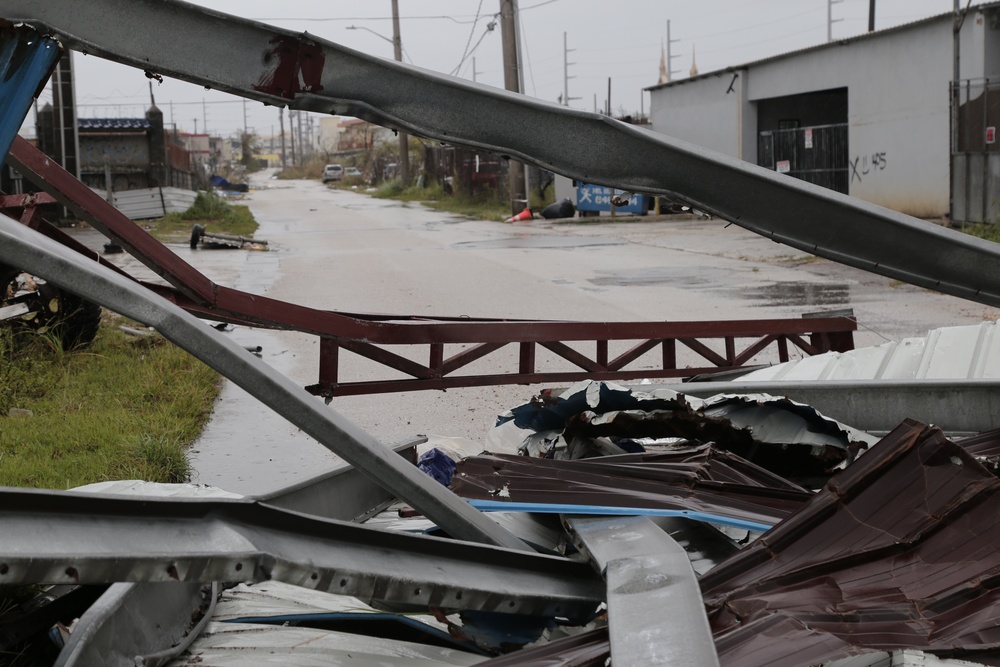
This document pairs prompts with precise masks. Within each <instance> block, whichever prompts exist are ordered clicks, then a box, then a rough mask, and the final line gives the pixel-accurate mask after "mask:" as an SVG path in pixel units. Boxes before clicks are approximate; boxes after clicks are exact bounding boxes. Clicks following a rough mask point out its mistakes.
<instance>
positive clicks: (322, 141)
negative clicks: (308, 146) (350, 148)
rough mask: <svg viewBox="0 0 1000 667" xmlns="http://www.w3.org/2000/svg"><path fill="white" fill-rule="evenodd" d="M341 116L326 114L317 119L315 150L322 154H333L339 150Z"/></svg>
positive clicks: (342, 120)
mask: <svg viewBox="0 0 1000 667" xmlns="http://www.w3.org/2000/svg"><path fill="white" fill-rule="evenodd" d="M343 122H344V117H343V116H326V117H323V118H320V119H319V128H318V129H317V130H316V150H317V151H319V152H320V153H321V154H323V155H333V154H334V153H336V152H337V151H338V150H340V133H341V128H340V124H341V123H343Z"/></svg>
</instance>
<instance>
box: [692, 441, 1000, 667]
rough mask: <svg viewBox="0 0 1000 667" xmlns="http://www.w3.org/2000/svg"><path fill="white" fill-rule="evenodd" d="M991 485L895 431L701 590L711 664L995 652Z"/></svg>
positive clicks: (969, 464) (974, 467) (977, 471)
mask: <svg viewBox="0 0 1000 667" xmlns="http://www.w3.org/2000/svg"><path fill="white" fill-rule="evenodd" d="M998 502H1000V480H998V479H997V477H996V476H995V475H994V474H993V473H992V472H990V471H989V470H987V469H986V468H984V467H983V466H982V465H980V464H979V463H978V462H977V461H976V460H975V458H974V457H973V456H971V455H970V454H969V453H968V452H967V451H966V450H965V449H964V448H963V447H961V446H960V445H957V444H955V443H952V442H950V441H948V440H947V439H946V438H945V437H944V435H943V434H942V433H941V431H940V430H939V429H937V428H935V427H930V426H925V425H923V424H920V423H918V422H914V421H907V422H905V423H904V424H902V425H901V426H899V427H898V428H897V429H896V430H894V431H893V432H892V433H890V434H889V435H888V436H886V437H885V438H884V439H883V440H882V441H880V442H879V443H878V444H877V445H876V446H875V447H874V448H872V449H871V450H870V451H869V452H868V453H867V454H865V456H863V457H861V458H860V459H859V460H858V461H856V462H855V463H854V464H853V465H851V466H850V467H849V468H847V469H846V470H844V471H842V472H840V473H838V474H837V475H835V476H834V477H833V478H831V479H830V481H829V482H828V483H827V485H826V486H825V487H824V488H823V489H822V490H821V491H820V492H818V493H817V494H816V495H815V496H814V497H812V498H811V499H810V500H809V501H807V502H806V503H805V504H804V505H803V507H802V508H801V509H800V510H799V511H798V512H796V513H795V514H794V515H793V516H791V517H789V518H788V519H787V520H785V521H784V522H782V523H781V524H779V525H778V526H775V527H774V528H773V529H772V530H771V531H769V532H768V533H766V534H764V535H763V536H761V537H760V538H759V539H758V540H756V541H755V542H754V543H752V544H750V545H749V546H748V547H746V548H745V549H743V550H742V551H740V552H739V553H737V554H735V555H733V556H732V557H730V558H729V559H728V560H726V561H724V562H722V563H720V564H719V565H718V566H716V567H715V568H713V569H712V570H711V571H709V572H708V573H707V574H706V575H705V576H704V577H703V578H702V580H701V586H702V593H703V595H704V597H705V603H706V606H707V608H708V611H709V620H710V622H711V624H712V630H713V634H714V636H715V639H716V645H717V648H718V650H719V657H720V659H721V660H722V664H723V665H726V666H727V667H751V666H756V665H763V664H767V665H773V666H779V667H780V666H792V665H796V666H797V665H809V664H816V663H820V662H823V661H825V660H830V659H834V658H841V657H845V656H849V655H854V654H859V653H863V652H865V651H871V650H892V649H897V648H915V649H920V650H924V651H928V652H933V653H935V654H939V655H942V654H943V655H953V656H954V657H965V658H966V659H976V658H975V655H976V653H979V652H984V653H985V652H993V651H995V650H996V649H997V648H998V647H1000V623H998V621H997V618H998V609H1000V512H998V511H997V507H998Z"/></svg>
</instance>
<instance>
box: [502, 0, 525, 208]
mask: <svg viewBox="0 0 1000 667" xmlns="http://www.w3.org/2000/svg"><path fill="white" fill-rule="evenodd" d="M516 30H517V0H500V32H501V38H502V45H503V84H504V88H506V89H507V90H509V91H512V92H515V93H517V92H520V89H521V87H520V74H519V72H520V67H519V66H518V62H517V35H516V32H515V31H516ZM508 178H509V183H510V211H511V215H517V214H518V213H520V212H521V211H522V210H524V209H525V208H527V206H528V197H527V192H526V191H525V188H524V165H523V164H521V163H520V162H517V161H516V160H513V159H512V160H510V163H509V165H508Z"/></svg>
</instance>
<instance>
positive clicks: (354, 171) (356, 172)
mask: <svg viewBox="0 0 1000 667" xmlns="http://www.w3.org/2000/svg"><path fill="white" fill-rule="evenodd" d="M361 175H362V174H361V170H360V169H358V168H357V167H347V168H346V169H344V176H361Z"/></svg>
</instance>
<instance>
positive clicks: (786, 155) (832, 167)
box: [757, 123, 849, 194]
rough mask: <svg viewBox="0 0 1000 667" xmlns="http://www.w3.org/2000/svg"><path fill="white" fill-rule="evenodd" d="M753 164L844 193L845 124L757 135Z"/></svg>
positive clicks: (846, 178) (845, 185)
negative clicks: (755, 160)
mask: <svg viewBox="0 0 1000 667" xmlns="http://www.w3.org/2000/svg"><path fill="white" fill-rule="evenodd" d="M757 164H758V165H759V166H761V167H766V168H768V169H773V170H774V171H777V172H780V173H783V174H788V175H789V176H794V177H795V178H798V179H800V180H803V181H807V182H809V183H815V184H816V185H821V186H823V187H824V188H829V189H830V190H836V191H837V192H843V193H844V194H848V192H847V186H848V176H849V172H848V151H847V123H838V124H835V125H817V126H815V127H797V128H794V129H789V130H768V131H765V132H761V133H760V134H759V135H758V137H757Z"/></svg>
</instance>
